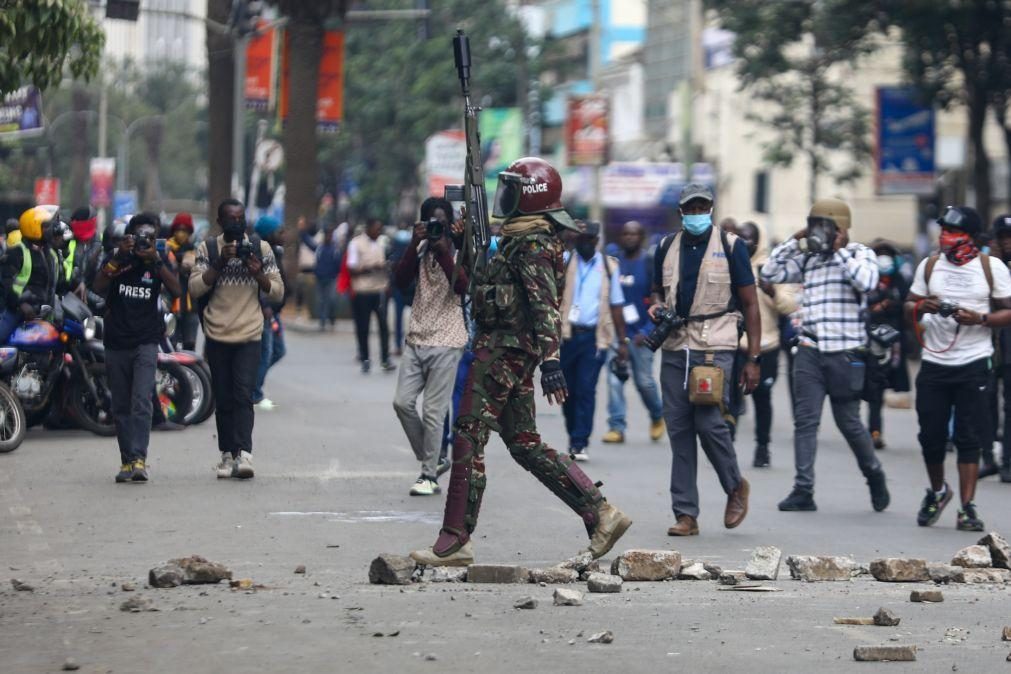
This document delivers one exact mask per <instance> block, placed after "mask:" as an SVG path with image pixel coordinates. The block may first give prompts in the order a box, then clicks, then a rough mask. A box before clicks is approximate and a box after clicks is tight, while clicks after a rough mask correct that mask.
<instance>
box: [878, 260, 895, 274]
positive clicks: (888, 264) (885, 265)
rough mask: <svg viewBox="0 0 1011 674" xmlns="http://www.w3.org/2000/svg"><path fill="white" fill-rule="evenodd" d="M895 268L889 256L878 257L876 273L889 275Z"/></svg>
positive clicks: (893, 261)
mask: <svg viewBox="0 0 1011 674" xmlns="http://www.w3.org/2000/svg"><path fill="white" fill-rule="evenodd" d="M894 268H895V259H894V258H893V257H892V256H891V255H878V271H880V272H881V273H882V274H891V273H892V269H894Z"/></svg>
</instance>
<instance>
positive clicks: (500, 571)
mask: <svg viewBox="0 0 1011 674" xmlns="http://www.w3.org/2000/svg"><path fill="white" fill-rule="evenodd" d="M529 581H530V572H529V571H527V569H526V568H525V567H522V566H514V565H511V564H471V565H470V566H468V567H467V582H468V583H527V582H529Z"/></svg>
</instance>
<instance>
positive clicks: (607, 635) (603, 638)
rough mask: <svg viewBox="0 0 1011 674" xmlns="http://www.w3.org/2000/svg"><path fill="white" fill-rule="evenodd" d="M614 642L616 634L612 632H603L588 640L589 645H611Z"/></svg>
mask: <svg viewBox="0 0 1011 674" xmlns="http://www.w3.org/2000/svg"><path fill="white" fill-rule="evenodd" d="M612 641H614V633H613V632H611V630H605V631H603V632H597V633H596V634H594V635H593V636H591V637H590V638H589V639H587V640H586V642H587V643H589V644H609V643H611V642H612Z"/></svg>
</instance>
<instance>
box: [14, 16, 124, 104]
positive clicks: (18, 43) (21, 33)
mask: <svg viewBox="0 0 1011 674" xmlns="http://www.w3.org/2000/svg"><path fill="white" fill-rule="evenodd" d="M104 45H105V33H104V32H103V31H102V29H101V27H100V26H99V25H98V23H97V22H96V21H95V19H94V18H93V17H92V16H91V14H90V12H89V11H88V5H87V3H86V2H84V0H44V1H43V0H5V2H4V3H3V9H2V10H0V95H2V94H6V93H9V92H11V91H14V90H15V89H17V88H18V87H20V86H22V85H24V84H34V85H35V86H37V87H38V88H40V89H45V88H47V87H50V86H53V85H56V84H59V82H60V80H61V79H62V78H63V67H64V65H65V64H67V65H69V67H70V72H71V74H72V75H73V76H74V77H76V78H87V77H90V76H92V75H94V74H95V73H96V72H97V71H98V64H99V57H100V56H101V54H102V47H103V46H104Z"/></svg>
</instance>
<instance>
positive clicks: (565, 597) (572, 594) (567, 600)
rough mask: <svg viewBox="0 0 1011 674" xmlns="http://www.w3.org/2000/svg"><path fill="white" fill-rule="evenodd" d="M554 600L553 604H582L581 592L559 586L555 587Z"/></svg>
mask: <svg viewBox="0 0 1011 674" xmlns="http://www.w3.org/2000/svg"><path fill="white" fill-rule="evenodd" d="M554 600H555V606H582V605H583V593H582V592H580V591H579V590H569V589H566V588H562V587H559V588H556V589H555V594H554Z"/></svg>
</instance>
